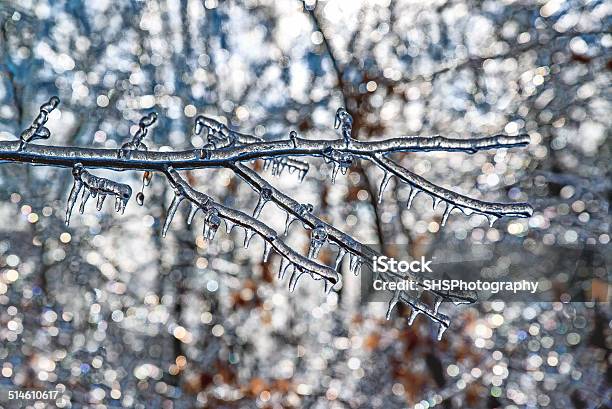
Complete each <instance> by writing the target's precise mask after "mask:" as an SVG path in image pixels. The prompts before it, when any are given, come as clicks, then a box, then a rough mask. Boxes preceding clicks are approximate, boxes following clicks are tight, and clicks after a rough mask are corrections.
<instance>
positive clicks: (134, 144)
mask: <svg viewBox="0 0 612 409" xmlns="http://www.w3.org/2000/svg"><path fill="white" fill-rule="evenodd" d="M58 103H59V99H57V98H56V97H54V98H51V99H50V100H49V101H48V102H47V103H45V104H43V105H42V106H41V107H40V112H39V114H38V116H37V118H36V119H35V120H34V122H33V124H32V125H31V126H30V127H29V128H28V129H26V130H25V131H24V132H23V133H22V134H21V136H20V138H19V139H17V140H15V141H3V142H0V161H5V162H23V163H33V164H37V165H49V166H64V167H71V168H72V173H73V177H74V184H73V186H72V190H71V192H70V195H69V198H68V204H67V210H66V224H68V222H69V220H70V215H71V213H72V209H73V208H74V206H75V204H76V202H77V200H78V196H79V194H80V193H81V192H82V196H81V206H80V209H79V210H80V211H81V212H83V210H84V207H85V204H86V202H87V200H88V199H89V197H97V208H98V210H100V209H101V207H102V204H103V202H104V199H105V197H106V196H108V195H111V196H114V197H115V200H116V202H115V209H116V210H117V211H123V210H124V209H125V206H126V204H127V202H128V200H129V199H130V197H131V195H132V190H131V187H130V186H128V185H126V184H122V183H118V182H114V181H112V180H109V179H105V178H102V177H98V176H95V175H93V174H91V173H90V172H89V171H88V170H86V168H106V169H116V170H122V169H130V170H144V171H145V172H144V175H143V189H142V190H141V191H140V192H139V193H138V194H137V197H136V199H137V202H138V204H140V205H142V204H143V203H144V193H143V190H144V187H145V186H147V185H148V184H149V183H150V181H151V175H152V173H151V172H153V171H159V172H162V173H163V174H164V175H165V176H166V177H167V179H168V181H169V183H170V184H171V185H172V188H173V190H174V198H173V200H172V203H171V204H170V208H169V209H168V215H167V219H166V222H165V223H164V226H163V228H162V235H164V236H165V235H166V232H167V231H168V229H169V227H170V223H171V221H172V219H173V217H174V216H175V214H176V212H177V209H178V207H179V205H180V204H181V203H182V202H183V200H187V201H189V202H191V205H192V208H191V212H190V213H189V217H188V223H191V221H192V220H193V218H194V217H195V215H196V214H197V213H198V212H200V211H201V212H202V213H203V214H204V232H203V233H204V237H205V238H206V239H207V240H212V239H213V238H214V236H215V234H216V232H217V230H218V228H219V226H220V224H221V222H222V221H224V222H225V223H226V227H227V228H228V231H230V230H231V227H232V226H234V225H238V226H240V227H242V228H243V229H244V230H245V239H244V245H245V247H246V246H248V244H249V242H250V240H251V238H252V237H253V236H254V235H259V236H261V237H262V238H263V240H264V243H265V249H264V259H267V258H268V256H269V254H270V252H271V250H275V251H276V252H277V253H278V254H279V255H280V256H281V260H282V261H283V262H282V263H281V267H280V271H279V277H280V278H282V277H283V276H284V274H285V272H286V270H287V268H288V266H293V273H292V275H291V279H290V280H289V288H290V290H291V291H293V289H295V287H296V284H297V282H298V279H299V278H300V277H301V276H302V275H303V274H309V275H311V276H312V277H314V278H316V279H323V281H324V283H325V289H326V290H329V289H331V288H332V286H333V285H334V284H336V283H337V282H338V281H339V277H340V275H339V274H338V272H337V270H338V267H339V265H340V263H341V262H342V260H343V259H345V256H346V255H348V262H349V269H350V271H351V272H352V273H354V274H358V273H359V271H360V269H361V266H362V265H363V264H366V265H370V266H371V265H372V262H373V258H374V257H375V256H379V255H380V254H378V253H377V252H376V251H375V250H373V249H372V248H370V247H368V246H366V245H363V244H361V243H359V242H358V241H356V240H355V239H353V238H352V237H351V236H349V235H347V234H345V233H343V232H341V231H340V230H338V229H336V228H335V227H333V226H332V225H330V224H328V223H326V222H324V221H322V220H321V219H319V218H318V217H316V216H315V215H314V214H313V206H312V205H310V204H302V203H298V202H297V201H295V200H294V199H292V198H291V197H289V196H287V195H285V194H283V193H282V192H280V191H279V190H278V189H276V188H275V187H274V186H272V185H271V184H270V183H268V182H267V181H266V180H265V179H263V178H262V177H261V176H260V175H259V174H257V173H256V172H255V171H253V170H251V169H250V168H249V167H247V166H246V165H245V164H244V163H243V162H246V161H253V160H256V159H263V160H264V169H267V168H269V167H270V166H271V167H272V174H273V175H277V176H278V175H281V174H282V173H283V171H284V170H285V169H287V170H288V171H289V172H290V173H292V172H297V174H298V178H299V179H300V180H302V179H304V177H305V175H306V173H307V172H308V169H309V164H308V163H307V162H304V161H302V160H300V159H297V158H296V157H320V158H322V159H323V160H324V161H325V162H327V163H329V164H330V165H331V166H332V167H333V168H332V172H331V174H332V176H331V179H332V182H333V181H334V180H335V179H336V176H337V174H338V172H341V173H343V174H345V173H347V172H348V169H349V168H350V167H351V166H352V165H353V163H354V161H355V159H356V158H360V159H363V160H367V161H370V162H371V163H373V164H374V165H375V166H377V167H379V168H380V169H381V170H382V171H383V172H384V175H383V177H382V179H381V183H380V188H379V201H380V199H381V198H382V195H383V192H384V189H385V187H386V186H387V185H388V183H389V180H390V179H391V178H392V177H396V178H397V179H398V181H400V182H403V183H407V184H409V185H410V186H411V189H412V190H411V194H410V196H409V199H408V203H407V204H408V207H410V205H411V204H412V202H413V200H414V198H415V197H416V196H417V194H418V193H419V192H424V193H425V194H427V195H429V196H431V197H432V198H433V200H434V207H435V206H436V205H437V204H439V203H440V202H445V203H446V208H445V211H444V215H443V218H442V225H444V224H445V223H446V220H447V219H448V216H449V215H450V213H451V212H452V211H453V209H455V208H457V209H460V210H461V211H462V212H463V213H465V214H471V213H478V214H482V215H484V216H486V217H487V218H488V219H489V221H490V222H491V223H493V222H494V221H495V220H496V219H497V218H499V217H502V216H511V217H528V216H530V215H531V214H532V208H531V206H530V205H529V204H527V203H490V202H484V201H481V200H477V199H472V198H469V197H467V196H464V195H461V194H458V193H455V192H452V191H450V190H447V189H444V188H442V187H440V186H436V185H434V184H433V183H431V182H429V181H427V180H426V179H424V178H422V177H421V176H418V175H416V174H414V173H412V172H410V171H409V170H407V169H405V168H403V167H402V166H400V165H399V164H398V163H396V162H395V161H394V160H392V159H391V158H390V157H389V155H391V154H393V153H396V152H427V151H449V152H464V153H475V152H477V151H481V150H487V149H499V148H511V147H519V146H524V145H526V144H528V143H529V137H528V136H526V135H519V136H505V135H495V136H490V137H484V138H475V139H453V138H445V137H442V136H434V137H417V136H415V137H412V136H406V137H399V138H390V139H385V140H379V141H359V140H356V139H354V138H353V135H352V131H353V119H352V117H351V115H350V114H349V112H348V111H347V110H346V109H344V108H340V109H338V111H337V112H336V118H335V124H334V126H335V128H336V129H339V131H340V133H341V137H340V138H336V139H305V138H300V137H298V135H297V133H296V132H295V131H291V132H290V133H289V135H288V138H286V139H278V140H272V141H266V140H263V139H262V138H259V137H256V136H252V135H248V134H243V133H239V132H236V131H233V130H231V129H229V128H228V127H227V126H226V125H224V124H222V123H220V122H219V121H217V120H215V119H212V118H207V117H204V116H198V117H196V120H195V124H194V130H193V133H194V135H204V133H205V140H206V143H205V145H204V146H203V147H202V148H201V149H191V150H184V151H174V152H160V151H155V150H149V149H148V148H147V146H146V145H145V144H144V143H143V139H144V138H145V137H146V136H147V135H148V133H149V131H150V129H151V127H152V126H153V125H154V124H155V122H156V121H157V115H156V114H155V113H150V114H148V115H147V116H145V117H143V118H142V119H141V120H140V123H139V128H138V130H137V131H136V132H135V134H134V136H133V137H132V138H131V140H129V141H128V142H126V143H124V144H123V145H122V146H121V147H120V148H119V149H91V148H79V147H58V146H45V145H36V144H31V143H29V142H31V141H33V140H36V139H47V138H49V137H50V132H49V130H48V129H47V128H46V127H45V126H44V125H45V123H46V122H47V120H48V116H49V113H50V112H51V111H52V110H53V109H54V108H55V107H57V104H58ZM219 167H222V168H227V169H231V170H233V171H234V172H235V173H236V175H238V176H239V177H240V178H241V179H242V180H244V181H245V182H246V183H248V184H249V185H250V186H251V187H252V188H253V189H254V190H255V191H256V192H257V194H258V195H259V200H258V201H257V204H256V206H255V209H254V210H253V214H252V216H249V215H247V214H246V213H244V212H242V211H239V210H236V209H233V208H230V207H226V206H223V205H222V204H220V203H217V202H215V201H214V200H213V199H212V198H211V197H210V196H208V195H206V194H204V193H202V192H199V191H197V190H195V189H194V188H192V187H191V186H190V185H189V184H188V183H187V182H186V181H185V180H184V179H183V178H182V177H181V176H180V174H179V172H178V170H180V169H197V168H219ZM268 202H273V203H275V204H276V205H277V206H278V207H279V208H281V209H282V210H284V211H285V212H286V214H287V219H286V223H285V229H284V230H285V232H284V233H285V235H287V234H288V232H289V229H290V227H291V225H292V222H293V221H296V220H298V221H299V222H300V223H301V224H302V225H303V226H304V228H306V229H308V230H310V248H309V251H308V255H307V256H304V255H301V254H299V253H297V252H296V251H294V250H293V249H292V248H291V247H289V246H288V245H287V244H286V243H285V241H284V240H283V239H282V236H280V237H279V235H278V234H277V232H276V231H275V230H274V229H272V228H271V227H269V226H267V225H266V224H265V223H263V222H261V221H260V220H258V217H259V216H260V214H261V212H262V210H263V209H264V207H265V205H266V203H268ZM328 244H333V245H335V246H336V247H337V248H338V253H337V255H336V262H335V266H334V268H331V267H328V266H325V265H322V264H320V263H318V262H317V261H316V259H317V256H318V254H319V252H320V250H321V249H322V248H323V247H324V246H326V245H328ZM379 277H380V278H382V279H383V280H386V281H396V280H405V279H410V280H412V281H414V282H416V283H422V280H423V279H424V277H420V276H418V275H417V274H415V273H408V275H406V276H403V275H402V276H400V275H395V274H391V273H384V274H380V276H379ZM423 293H426V294H428V295H429V299H430V304H432V303H433V305H432V306H430V305H429V304H427V303H425V302H423V301H422V295H423ZM444 301H451V302H453V303H455V304H459V303H469V302H473V301H475V298H474V296H473V295H472V294H465V293H442V292H437V291H429V290H426V289H425V288H424V287H423V286H422V285H421V290H420V291H419V292H418V294H412V293H409V292H406V291H398V292H396V293H394V294H393V297H392V299H391V301H390V302H389V308H388V312H387V316H389V315H390V314H391V311H392V310H393V308H394V307H395V305H397V303H398V302H403V303H405V304H407V305H409V306H410V307H411V315H410V318H409V323H410V324H411V323H412V322H413V321H414V319H415V318H416V317H417V316H418V315H419V314H424V315H426V316H427V317H429V318H430V319H431V320H433V321H435V322H437V323H439V337H440V336H441V335H442V333H443V332H444V330H445V329H446V328H447V327H448V326H449V320H448V317H446V316H445V315H444V314H441V313H440V312H439V311H438V308H439V307H440V304H441V303H442V302H444Z"/></svg>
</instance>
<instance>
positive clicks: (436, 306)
mask: <svg viewBox="0 0 612 409" xmlns="http://www.w3.org/2000/svg"><path fill="white" fill-rule="evenodd" d="M441 304H442V297H437V298H436V301H435V302H434V313H436V314H437V313H438V310H439V309H440V305H441Z"/></svg>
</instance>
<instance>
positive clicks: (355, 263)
mask: <svg viewBox="0 0 612 409" xmlns="http://www.w3.org/2000/svg"><path fill="white" fill-rule="evenodd" d="M232 170H233V171H234V172H235V173H236V174H237V175H238V176H239V177H240V178H241V179H243V180H244V181H245V182H247V183H248V184H249V185H250V186H251V187H252V188H253V189H254V190H255V191H256V192H259V193H260V194H261V192H264V191H265V192H268V193H267V196H268V200H269V201H272V202H274V203H275V204H276V205H277V206H278V207H279V208H280V209H282V210H284V211H285V212H286V213H287V218H286V224H285V234H287V232H288V230H289V226H290V225H291V223H292V222H293V221H295V220H298V221H299V222H300V223H302V224H303V225H304V226H305V227H308V228H310V229H313V232H315V231H316V230H317V229H319V230H323V231H324V232H325V240H324V242H325V241H329V243H331V244H334V245H336V246H337V247H338V253H337V255H336V262H335V266H336V269H337V268H338V267H339V265H340V263H341V261H342V259H343V258H344V257H345V256H346V255H347V254H348V255H349V259H350V260H349V267H350V269H351V271H352V272H353V273H354V274H357V273H358V272H359V266H360V265H361V264H362V263H363V264H366V265H370V266H371V265H372V260H373V257H376V256H380V255H381V254H379V253H378V252H377V251H376V250H374V249H372V248H371V247H369V246H366V245H364V244H362V243H360V242H358V241H357V240H355V239H353V238H352V237H351V236H349V235H347V234H345V233H343V232H342V231H340V230H338V229H337V228H335V227H334V226H332V225H330V224H328V223H325V222H324V221H322V220H321V219H319V218H318V217H317V216H315V215H314V214H313V212H312V209H311V208H308V206H309V205H303V204H300V203H298V202H297V201H295V200H294V199H292V198H291V197H290V196H287V195H285V194H284V193H282V192H281V191H279V190H278V189H276V188H274V187H273V186H272V185H271V184H270V183H268V182H267V181H266V180H265V179H263V178H262V177H261V176H259V174H257V172H254V171H253V170H251V169H250V168H248V167H247V166H245V165H243V164H235V165H233V166H232ZM304 209H308V210H309V211H304ZM322 244H324V243H321V244H320V245H322ZM312 249H313V246H312V242H311V250H312ZM316 252H317V253H318V249H317V250H316ZM380 277H381V278H382V279H383V280H385V281H396V280H405V279H410V280H412V281H414V282H416V283H422V279H423V278H424V277H419V276H418V275H416V274H414V273H408V275H407V276H401V277H400V276H393V275H391V274H387V273H384V274H381V275H380ZM423 293H429V295H430V298H432V299H433V300H434V306H433V307H431V306H429V305H427V304H426V303H424V302H422V301H421V300H419V299H416V298H414V297H412V296H411V295H410V294H408V293H407V292H404V291H401V292H398V293H396V294H394V296H393V298H392V300H391V302H390V304H389V311H388V313H387V316H389V315H390V313H391V310H392V309H393V308H394V307H395V305H396V304H397V302H399V301H402V302H404V303H405V304H407V305H410V307H411V308H412V312H411V317H410V319H409V323H410V324H412V322H413V321H414V319H415V318H416V317H417V316H418V314H421V313H422V314H424V315H426V316H428V317H429V318H431V319H432V320H434V321H436V322H438V323H439V324H440V331H441V332H440V333H439V335H440V336H441V335H442V333H443V332H444V330H445V329H446V328H447V327H448V326H449V320H448V317H446V316H445V315H444V314H441V313H440V312H439V311H438V308H439V306H440V303H441V302H442V301H449V302H453V303H455V304H462V303H471V302H474V301H476V299H475V298H474V297H473V296H472V295H471V294H465V293H459V292H452V293H443V292H437V291H429V290H424V291H423Z"/></svg>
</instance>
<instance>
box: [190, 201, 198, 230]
mask: <svg viewBox="0 0 612 409" xmlns="http://www.w3.org/2000/svg"><path fill="white" fill-rule="evenodd" d="M198 210H200V207H199V206H198V205H196V204H195V203H192V204H191V209H190V210H189V216H187V225H191V222H193V218H194V217H195V215H196V213H197V212H198Z"/></svg>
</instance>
